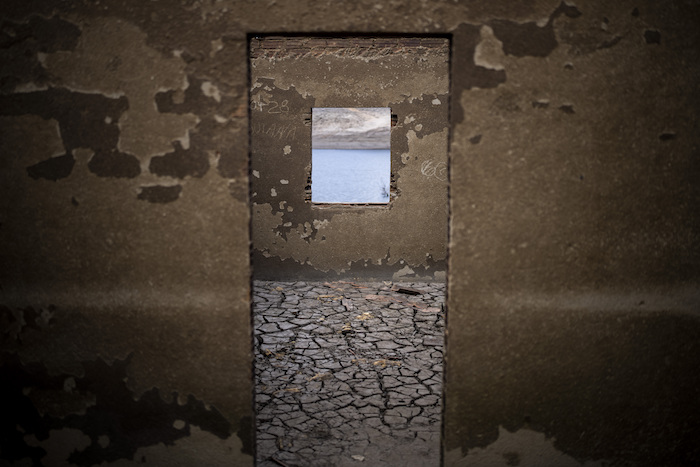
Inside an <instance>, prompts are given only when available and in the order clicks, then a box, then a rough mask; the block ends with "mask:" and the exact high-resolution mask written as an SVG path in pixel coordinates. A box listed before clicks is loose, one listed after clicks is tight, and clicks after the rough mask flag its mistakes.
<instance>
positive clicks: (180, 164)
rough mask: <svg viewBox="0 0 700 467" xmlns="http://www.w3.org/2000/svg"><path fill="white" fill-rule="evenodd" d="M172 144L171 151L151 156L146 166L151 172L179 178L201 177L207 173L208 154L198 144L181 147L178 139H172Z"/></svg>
mask: <svg viewBox="0 0 700 467" xmlns="http://www.w3.org/2000/svg"><path fill="white" fill-rule="evenodd" d="M172 145H173V148H174V151H173V152H170V153H167V154H165V155H163V156H155V157H153V158H151V162H150V163H149V166H148V168H149V170H150V171H151V173H153V174H156V175H159V176H161V177H175V178H179V179H183V178H185V177H187V176H190V177H196V178H201V177H203V176H204V175H205V174H206V173H207V171H208V170H209V156H208V155H207V154H206V153H205V152H203V151H202V150H201V149H199V147H198V146H196V145H195V146H193V145H191V146H190V147H189V148H188V149H183V147H182V144H181V143H180V142H179V141H174V142H173V143H172Z"/></svg>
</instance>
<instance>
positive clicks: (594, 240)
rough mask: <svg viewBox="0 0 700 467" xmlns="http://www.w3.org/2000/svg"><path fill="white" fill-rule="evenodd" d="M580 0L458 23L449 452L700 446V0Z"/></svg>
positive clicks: (492, 454)
mask: <svg viewBox="0 0 700 467" xmlns="http://www.w3.org/2000/svg"><path fill="white" fill-rule="evenodd" d="M575 4H576V6H573V3H569V2H567V4H562V5H560V6H558V7H556V6H555V7H550V6H545V5H544V4H541V5H539V6H538V7H537V8H535V9H534V10H533V15H532V16H531V17H530V21H535V22H523V21H522V20H520V21H517V22H511V21H509V19H508V18H507V17H501V18H494V19H491V20H488V21H485V22H484V23H482V24H481V25H479V26H469V25H461V26H459V27H458V28H457V30H456V35H455V39H454V44H455V50H454V55H453V56H454V62H453V69H454V73H455V74H454V75H453V82H454V83H455V88H454V93H453V95H452V101H453V103H454V109H455V111H454V112H453V115H452V118H453V124H454V127H453V129H454V131H453V135H454V139H453V141H452V146H451V167H450V168H451V185H450V194H451V212H452V218H451V219H452V220H451V242H450V263H449V267H448V270H449V273H450V275H449V279H448V301H449V311H448V331H447V333H448V335H447V337H448V340H447V357H446V359H447V362H446V373H447V383H446V389H445V391H446V393H445V394H446V411H445V436H444V447H445V463H446V465H557V466H559V465H580V464H581V463H584V462H585V463H586V465H635V466H638V465H649V466H652V465H693V464H697V463H698V462H700V447H699V446H700V444H699V443H700V416H699V415H698V414H700V397H699V396H700V385H699V383H700V378H699V377H698V373H697V371H696V370H695V368H697V367H698V363H699V358H700V357H699V355H700V354H699V353H698V350H700V348H699V347H698V346H699V345H700V344H699V342H700V341H699V340H698V339H699V338H700V320H699V318H700V288H699V286H700V283H699V282H700V249H699V246H700V242H699V240H700V233H699V232H700V230H699V229H698V227H699V226H700V225H699V223H698V220H699V218H700V196H699V195H700V191H699V187H700V185H699V184H698V181H699V180H700V159H699V158H698V156H699V154H698V144H699V143H700V139H699V136H698V131H697V128H698V127H697V122H698V116H699V112H700V108H699V107H698V104H700V100H699V98H700V95H699V94H698V92H699V88H698V86H697V79H698V77H699V76H700V60H699V59H700V56H699V52H700V42H699V41H698V39H699V38H700V37H699V36H698V30H697V27H696V26H694V24H697V21H698V20H699V19H700V4H698V3H697V2H668V3H663V5H662V4H660V3H655V2H616V3H615V4H614V5H613V4H608V3H604V2H585V3H584V2H575ZM471 47H473V48H471ZM472 60H473V61H474V63H475V64H476V67H477V69H479V68H478V67H483V68H482V69H480V71H479V72H478V73H475V72H473V71H472V70H474V68H473V65H471V64H470V62H471V61H472ZM498 72H500V73H502V74H501V75H497V74H496V73H498ZM479 73H481V74H482V75H483V76H484V77H483V79H482V80H481V81H480V82H479V83H474V85H475V87H471V88H470V89H469V87H470V86H469V83H470V82H473V81H472V79H474V77H475V76H478V75H479ZM460 83H462V84H460ZM477 88H478V89H477Z"/></svg>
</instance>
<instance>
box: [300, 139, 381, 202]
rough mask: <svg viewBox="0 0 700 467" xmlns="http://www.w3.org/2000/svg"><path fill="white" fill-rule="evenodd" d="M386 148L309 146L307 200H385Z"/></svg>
mask: <svg viewBox="0 0 700 467" xmlns="http://www.w3.org/2000/svg"><path fill="white" fill-rule="evenodd" d="M390 180H391V150H390V149H312V150H311V202H313V203H388V202H389V190H390Z"/></svg>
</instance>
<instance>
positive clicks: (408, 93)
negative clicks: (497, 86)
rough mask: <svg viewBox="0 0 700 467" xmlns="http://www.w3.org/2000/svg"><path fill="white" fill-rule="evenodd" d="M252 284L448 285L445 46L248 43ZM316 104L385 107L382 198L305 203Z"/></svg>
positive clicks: (435, 41)
mask: <svg viewBox="0 0 700 467" xmlns="http://www.w3.org/2000/svg"><path fill="white" fill-rule="evenodd" d="M251 59H252V60H251V125H252V127H251V128H252V136H251V170H252V181H251V202H252V208H253V220H252V222H253V224H252V227H253V228H252V241H253V269H254V276H255V277H256V278H267V279H279V278H284V277H290V276H293V277H297V278H312V279H330V278H337V277H343V278H353V279H356V278H364V279H369V278H372V279H375V280H376V279H395V280H402V279H403V280H410V279H412V280H416V279H420V280H428V281H433V280H440V281H444V280H445V258H446V253H447V138H448V124H449V123H448V92H449V86H448V83H449V67H448V59H449V41H448V40H447V39H444V38H439V37H422V38H421V37H413V38H410V37H399V38H397V37H375V38H371V37H356V38H338V39H334V38H325V37H309V38H305V37H290V38H284V37H275V36H273V37H266V38H262V39H257V38H256V39H253V41H252V43H251ZM314 107H389V108H391V113H392V115H393V116H394V120H395V122H396V124H395V125H394V126H393V127H392V129H391V172H392V179H393V181H394V183H395V186H394V187H393V190H392V191H393V193H392V197H391V201H390V202H389V204H388V205H380V206H376V205H375V206H352V205H346V206H342V205H341V206H337V205H336V206H329V205H325V206H320V205H317V204H312V203H311V197H310V192H311V191H312V190H313V186H314V185H313V179H312V178H311V130H312V128H311V126H310V125H309V124H310V123H311V122H310V118H311V115H312V108H314Z"/></svg>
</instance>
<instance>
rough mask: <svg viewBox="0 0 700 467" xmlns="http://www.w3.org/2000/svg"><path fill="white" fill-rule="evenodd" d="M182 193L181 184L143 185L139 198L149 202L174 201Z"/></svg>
mask: <svg viewBox="0 0 700 467" xmlns="http://www.w3.org/2000/svg"><path fill="white" fill-rule="evenodd" d="M180 193H182V186H181V185H173V186H159V185H156V186H142V187H141V191H140V192H139V194H138V196H137V198H138V199H140V200H144V201H148V202H149V203H172V202H173V201H177V199H178V198H179V197H180Z"/></svg>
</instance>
